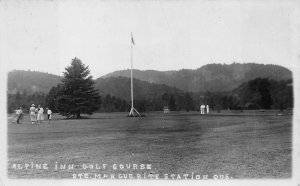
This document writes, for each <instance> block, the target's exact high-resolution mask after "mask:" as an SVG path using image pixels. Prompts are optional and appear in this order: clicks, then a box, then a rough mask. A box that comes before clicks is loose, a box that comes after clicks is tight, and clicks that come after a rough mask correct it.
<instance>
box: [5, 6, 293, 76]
mask: <svg viewBox="0 0 300 186" xmlns="http://www.w3.org/2000/svg"><path fill="white" fill-rule="evenodd" d="M295 2H296V1H281V2H279V1H247V2H245V1H189V2H185V1H125V2H124V1H79V0H78V1H75V0H73V1H66V0H65V1H55V0H53V1H34V0H33V1H1V4H2V14H1V15H2V21H1V22H2V30H1V38H0V39H1V48H2V49H1V52H2V54H1V55H2V56H1V60H2V62H4V64H5V68H6V69H7V70H13V69H21V70H35V71H42V72H48V73H52V74H57V75H62V72H63V71H64V68H65V67H66V66H68V65H70V62H71V60H72V58H74V57H78V58H80V59H81V60H82V62H83V63H85V64H87V65H88V66H89V67H90V70H91V73H92V75H93V76H94V77H95V78H97V77H100V76H102V75H105V74H107V73H110V72H113V71H116V70H123V69H128V68H130V44H131V43H130V33H131V32H132V33H133V37H134V41H135V44H136V45H135V46H134V48H133V64H134V68H137V69H141V70H145V69H154V70H178V69H182V68H185V69H196V68H199V67H201V66H203V65H205V64H208V63H227V64H230V63H232V62H234V61H235V62H240V63H243V62H257V63H264V64H278V65H281V66H285V67H288V68H290V69H291V68H293V67H294V66H295V65H296V60H295V59H296V55H295V54H296V50H297V47H295V46H296V43H295V42H296V41H295V36H296V34H295V32H296V29H295V23H296V16H295V12H296V6H295V4H296V3H295Z"/></svg>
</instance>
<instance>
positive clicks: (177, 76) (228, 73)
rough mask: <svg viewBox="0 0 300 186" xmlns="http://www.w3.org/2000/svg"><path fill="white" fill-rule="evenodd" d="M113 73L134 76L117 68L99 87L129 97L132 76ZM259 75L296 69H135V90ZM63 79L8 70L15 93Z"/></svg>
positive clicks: (218, 83) (191, 87) (224, 84)
mask: <svg viewBox="0 0 300 186" xmlns="http://www.w3.org/2000/svg"><path fill="white" fill-rule="evenodd" d="M112 77H130V70H121V71H116V72H113V73H110V74H107V75H105V76H103V77H100V78H98V79H96V80H95V81H96V86H97V88H99V90H100V91H101V92H105V93H109V94H111V92H114V94H116V96H119V97H122V98H125V97H126V100H127V98H128V97H129V98H130V84H128V83H130V80H129V79H128V78H125V79H122V78H119V79H118V78H112ZM257 77H261V78H269V79H272V80H277V81H279V80H287V79H292V72H291V71H290V70H288V69H286V68H284V67H280V66H277V65H263V64H254V63H248V64H238V63H233V64H230V65H222V64H208V65H205V66H202V67H201V68H198V69H196V70H187V69H183V70H179V71H155V70H146V71H141V70H134V78H135V80H134V90H135V91H137V90H140V91H142V93H143V94H142V93H141V95H145V94H149V96H150V94H153V96H154V95H155V92H156V91H158V92H159V94H160V93H161V92H163V91H166V92H168V91H171V92H172V91H179V90H181V91H190V92H198V91H203V92H205V91H211V92H215V91H231V90H233V89H235V88H237V87H238V86H239V85H241V84H242V83H245V82H247V81H249V80H252V79H255V78H257ZM61 79H62V77H60V76H56V75H52V74H48V73H43V72H36V71H23V70H14V71H11V72H9V73H8V93H13V94H14V93H16V92H17V91H19V92H24V91H26V92H27V93H28V94H32V93H34V92H44V93H48V91H49V90H50V89H51V87H53V86H56V85H57V84H58V83H60V81H61ZM139 80H140V81H139ZM158 84H159V85H158ZM171 87H173V88H171ZM175 87H176V88H175ZM152 88H153V89H155V91H154V90H152ZM118 89H120V90H118ZM111 95H113V94H111ZM137 95H139V93H137ZM150 97H151V96H150Z"/></svg>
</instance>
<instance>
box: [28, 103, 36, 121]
mask: <svg viewBox="0 0 300 186" xmlns="http://www.w3.org/2000/svg"><path fill="white" fill-rule="evenodd" d="M29 114H30V120H31V124H32V125H33V124H35V123H36V115H35V105H34V104H31V107H30V108H29Z"/></svg>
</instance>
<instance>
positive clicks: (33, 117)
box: [13, 104, 52, 124]
mask: <svg viewBox="0 0 300 186" xmlns="http://www.w3.org/2000/svg"><path fill="white" fill-rule="evenodd" d="M15 112H16V116H15V118H14V120H13V123H17V124H20V120H21V119H22V118H23V110H22V107H19V108H18V109H16V110H15ZM46 113H47V117H48V122H49V124H50V121H51V117H52V111H51V110H50V109H49V108H46ZM29 116H30V121H31V124H39V123H42V121H43V120H44V108H43V107H41V105H39V106H38V107H37V108H36V107H35V105H34V104H31V106H30V108H29Z"/></svg>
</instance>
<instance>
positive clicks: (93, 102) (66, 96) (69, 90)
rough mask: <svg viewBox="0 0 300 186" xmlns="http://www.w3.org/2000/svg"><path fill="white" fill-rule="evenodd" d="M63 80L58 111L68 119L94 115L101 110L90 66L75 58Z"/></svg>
mask: <svg viewBox="0 0 300 186" xmlns="http://www.w3.org/2000/svg"><path fill="white" fill-rule="evenodd" d="M65 70H66V71H65V72H64V78H63V79H62V90H61V92H60V96H59V97H58V108H57V109H58V111H59V113H60V114H61V115H63V116H67V117H68V118H70V117H72V118H80V114H89V115H91V114H93V113H94V112H95V111H97V110H98V109H99V108H100V96H99V93H98V90H97V89H95V87H94V81H93V79H92V76H91V75H90V71H89V69H88V66H85V65H84V64H83V63H82V62H81V60H80V59H78V58H74V59H73V60H72V62H71V66H69V67H67V68H66V69H65Z"/></svg>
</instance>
